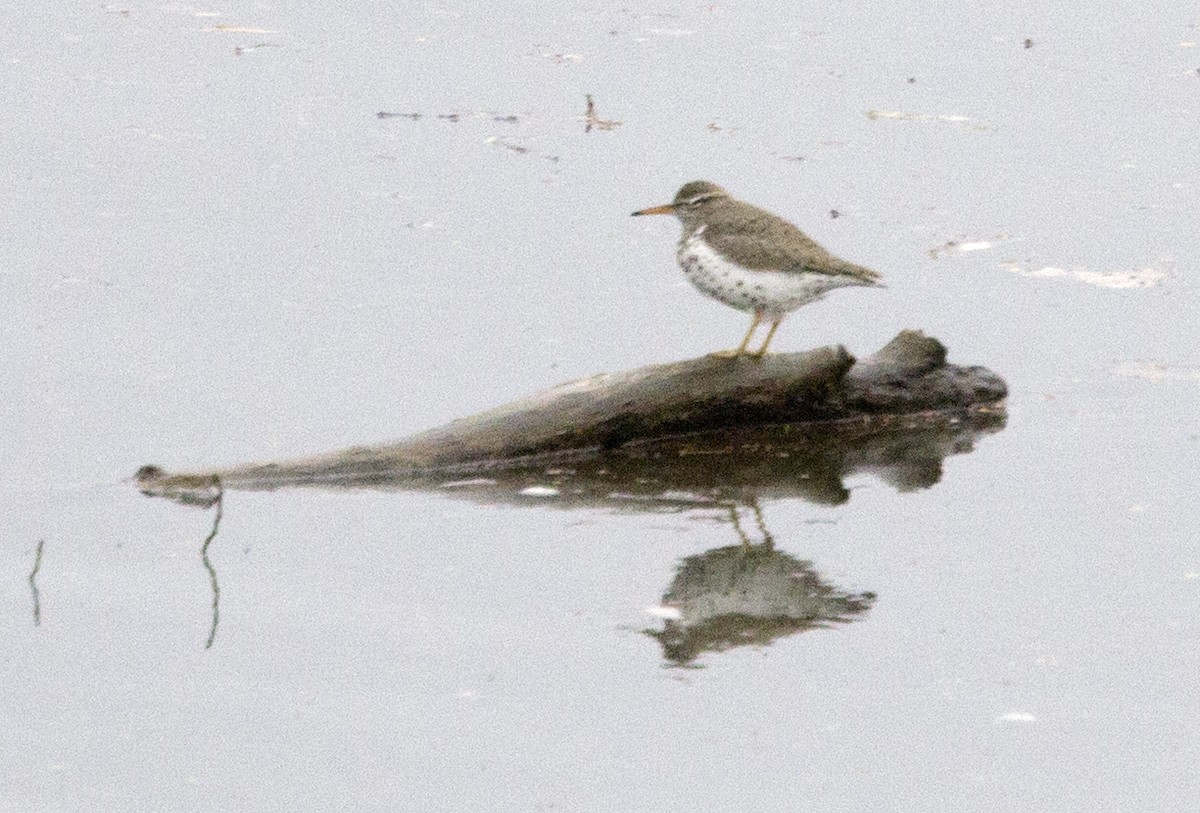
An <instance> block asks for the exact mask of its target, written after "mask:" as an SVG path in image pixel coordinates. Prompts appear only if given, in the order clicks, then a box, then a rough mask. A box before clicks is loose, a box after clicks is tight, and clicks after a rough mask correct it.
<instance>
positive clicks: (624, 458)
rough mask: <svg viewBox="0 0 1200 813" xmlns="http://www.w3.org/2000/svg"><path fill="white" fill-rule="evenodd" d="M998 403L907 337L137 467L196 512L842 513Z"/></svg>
mask: <svg viewBox="0 0 1200 813" xmlns="http://www.w3.org/2000/svg"><path fill="white" fill-rule="evenodd" d="M1006 394H1007V389H1006V386H1005V384H1004V381H1003V380H1002V379H1001V378H1000V377H999V376H997V375H996V374H994V373H992V372H991V371H989V370H987V369H984V368H982V367H961V366H956V365H952V364H947V363H946V349H945V347H944V346H943V345H942V344H941V343H940V342H938V341H937V340H936V339H933V338H930V337H926V336H924V335H923V334H921V333H919V332H916V331H903V332H901V333H900V334H899V335H898V336H896V338H895V339H893V340H892V341H891V342H889V343H888V344H887V345H886V346H885V347H884V348H882V349H881V350H880V351H879V352H877V353H876V354H875V355H873V356H870V357H868V358H865V359H862V360H857V361H856V360H855V358H854V357H853V356H851V355H850V354H849V353H847V352H846V350H845V348H844V347H841V346H840V345H839V346H834V347H823V348H818V349H815V350H811V351H808V352H804V353H790V354H779V355H769V356H767V357H765V358H763V359H761V360H754V359H750V358H744V357H743V358H740V359H721V358H713V357H704V358H699V359H692V360H689V361H681V362H676V363H672V364H663V365H655V366H650V367H643V368H639V369H636V370H630V371H626V372H621V373H611V374H603V375H597V376H593V377H591V378H587V379H583V380H580V381H575V382H572V383H569V384H563V385H561V386H558V387H555V388H553V389H550V390H547V391H546V392H543V393H540V394H537V395H534V396H531V397H529V398H525V399H522V400H519V401H515V402H513V403H510V404H507V405H505V406H501V407H498V408H496V409H493V410H490V411H487V412H483V413H480V414H477V415H473V416H470V417H466V418H462V419H460V420H456V421H453V422H451V423H449V424H446V425H445V426H442V427H439V428H436V429H432V430H429V431H427V432H423V433H421V434H418V435H415V436H413V437H411V438H409V439H407V440H403V441H400V442H397V443H391V444H386V445H381V446H371V447H355V448H351V449H346V450H344V451H340V452H335V453H331V454H325V455H320V456H317V457H310V458H306V459H301V460H293V461H285V462H280V463H266V464H251V465H244V466H237V467H233V468H229V469H223V470H214V471H206V472H195V473H184V474H170V473H167V472H166V471H164V470H163V469H161V468H159V467H157V466H144V467H143V468H142V469H141V470H140V471H139V472H138V474H137V481H138V484H139V487H140V488H141V489H142V490H143V492H145V493H147V494H150V495H155V496H165V497H168V498H172V499H176V500H179V501H181V502H190V503H196V504H211V502H213V501H215V499H216V494H217V493H218V492H219V491H220V490H221V489H231V488H232V489H239V488H240V489H275V488H281V487H288V486H319V487H325V488H360V487H374V488H389V487H390V488H449V489H464V488H465V489H467V490H468V491H470V492H472V493H475V494H477V495H478V496H482V497H483V498H484V499H501V498H506V497H505V496H504V495H507V497H512V498H514V499H515V498H521V497H528V496H531V495H532V496H538V495H544V494H550V493H553V494H555V495H562V496H564V497H565V496H570V497H571V498H572V499H571V500H568V502H579V501H584V502H595V501H601V502H608V501H612V500H614V499H625V498H629V499H635V500H636V499H644V498H655V499H667V497H664V496H663V495H671V494H674V495H676V496H678V494H679V492H680V491H683V492H686V494H688V495H692V496H693V497H694V496H695V495H700V497H701V498H702V499H708V498H710V497H712V496H713V495H714V494H717V495H723V497H722V498H729V499H734V500H737V499H739V494H741V495H743V496H745V497H746V498H752V497H754V496H758V495H759V494H762V493H763V492H764V491H768V492H774V493H777V494H778V493H789V494H791V493H795V494H798V495H799V496H802V497H805V498H806V499H810V500H815V501H819V502H840V501H842V500H844V499H846V492H845V489H844V487H843V486H842V485H841V478H842V477H843V476H844V475H846V474H847V473H849V472H851V471H855V470H875V471H879V472H880V473H882V474H883V476H884V477H885V479H888V480H891V481H892V482H893V483H895V484H896V485H897V487H900V488H917V487H924V486H927V485H929V484H931V483H932V482H936V480H937V479H938V477H939V476H940V464H941V460H942V458H944V457H945V456H946V455H947V454H951V453H955V452H963V451H968V450H970V448H972V446H973V443H974V440H975V438H976V437H977V436H978V435H980V434H982V433H985V432H992V431H997V430H998V429H999V428H1000V427H1002V426H1003V422H1004V412H1003V399H1004V397H1005V395H1006ZM531 489H541V490H540V491H536V492H534V493H532V494H531ZM514 495H515V496H514ZM685 499H686V497H685Z"/></svg>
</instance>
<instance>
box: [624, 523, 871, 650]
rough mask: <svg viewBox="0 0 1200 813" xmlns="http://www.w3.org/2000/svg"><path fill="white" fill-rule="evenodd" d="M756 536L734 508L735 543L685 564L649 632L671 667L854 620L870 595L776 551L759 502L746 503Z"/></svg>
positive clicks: (805, 562)
mask: <svg viewBox="0 0 1200 813" xmlns="http://www.w3.org/2000/svg"><path fill="white" fill-rule="evenodd" d="M746 507H747V508H748V509H749V511H750V513H751V515H752V516H753V518H754V522H755V524H756V526H757V528H758V532H759V538H758V540H757V541H752V540H751V538H750V536H749V535H748V534H747V533H746V530H745V528H744V527H743V525H742V521H741V516H740V511H739V506H737V505H729V506H728V512H729V513H728V521H729V523H730V525H732V527H733V529H734V531H735V533H736V534H737V536H738V539H739V543H738V544H736V545H729V546H727V547H723V548H716V549H713V550H710V551H706V552H705V553H703V554H700V555H699V556H689V557H687V558H685V559H684V560H683V563H682V564H681V566H680V567H679V570H678V572H677V573H676V575H675V579H674V580H673V581H672V582H671V586H670V588H669V589H668V590H667V592H666V593H665V594H664V595H663V599H662V604H661V606H660V608H659V612H658V613H657V614H659V615H661V616H662V617H663V619H664V625H663V629H661V630H646V631H645V632H646V634H647V635H649V636H650V637H651V638H654V639H656V640H657V641H658V642H659V644H660V645H661V646H662V650H663V657H665V658H666V660H667V662H668V663H669V664H670V665H672V666H694V665H695V661H696V659H697V658H698V657H699V656H700V655H701V654H702V653H704V652H722V651H725V650H727V649H732V648H734V647H739V646H765V645H767V644H770V643H771V642H772V641H774V640H775V639H777V638H782V637H784V636H786V635H792V634H794V633H797V632H803V631H804V630H808V629H813V628H822V627H830V626H833V625H835V624H842V623H846V622H848V621H853V620H854V619H855V618H857V617H859V616H860V615H862V614H863V613H865V612H866V611H867V610H869V609H870V608H871V605H872V603H874V601H875V594H874V593H869V592H863V593H851V592H847V591H845V590H842V589H840V588H838V587H836V586H834V585H831V584H829V583H827V582H825V581H823V580H822V579H821V577H820V576H819V575H818V574H817V572H816V571H815V570H814V569H813V567H812V563H811V562H807V561H803V560H800V559H797V558H795V557H794V556H791V555H790V554H787V553H784V552H782V551H779V550H776V549H775V541H774V538H773V536H772V535H771V533H770V531H768V530H767V526H766V522H765V520H764V519H763V513H762V509H761V508H760V506H759V504H758V501H757V500H750V501H749V503H748V505H747V506H746Z"/></svg>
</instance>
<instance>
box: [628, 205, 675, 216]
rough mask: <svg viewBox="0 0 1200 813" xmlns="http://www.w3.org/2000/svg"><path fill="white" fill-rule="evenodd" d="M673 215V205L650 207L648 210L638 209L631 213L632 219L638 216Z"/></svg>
mask: <svg viewBox="0 0 1200 813" xmlns="http://www.w3.org/2000/svg"><path fill="white" fill-rule="evenodd" d="M673 214H675V204H673V203H664V204H663V205H662V206H651V207H650V208H649V209H639V210H638V211H636V212H634V213H633V216H634V217H637V216H638V215H673Z"/></svg>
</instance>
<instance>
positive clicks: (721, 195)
mask: <svg viewBox="0 0 1200 813" xmlns="http://www.w3.org/2000/svg"><path fill="white" fill-rule="evenodd" d="M728 197H729V195H728V194H727V193H726V192H725V190H724V189H722V188H721V187H719V186H717V185H716V184H715V183H709V182H708V181H689V182H688V183H685V184H684V185H683V186H682V187H680V188H679V191H678V192H676V193H675V200H673V201H671V202H670V203H667V204H664V205H662V206H651V207H650V208H649V209H639V210H638V211H636V212H634V213H633V214H634V216H635V217H637V216H640V215H675V216H676V217H678V218H679V219H680V220H681V221H683V227H684V228H685V229H688V230H689V231H690V230H691V229H693V228H695V227H696V225H698V224H699V223H700V221H701V220H702V219H703V217H704V212H705V210H706V209H707V208H708V207H710V206H711V205H712V204H713V203H716V202H717V201H720V200H725V199H727V198H728Z"/></svg>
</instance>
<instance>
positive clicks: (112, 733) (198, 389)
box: [0, 3, 1200, 811]
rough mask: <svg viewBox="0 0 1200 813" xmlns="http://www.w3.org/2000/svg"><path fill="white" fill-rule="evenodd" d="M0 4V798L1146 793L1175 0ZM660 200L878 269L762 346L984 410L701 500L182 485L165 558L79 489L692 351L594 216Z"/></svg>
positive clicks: (1181, 12)
mask: <svg viewBox="0 0 1200 813" xmlns="http://www.w3.org/2000/svg"><path fill="white" fill-rule="evenodd" d="M6 20H7V24H6V25H5V26H4V31H3V32H2V33H0V58H2V60H3V69H4V75H5V81H4V82H3V83H0V101H2V103H3V106H4V108H5V109H6V110H7V111H8V117H7V118H8V122H9V125H8V127H7V128H6V133H5V148H4V149H3V150H0V156H2V157H0V162H2V163H3V168H4V173H5V178H6V179H7V183H6V188H7V189H8V205H7V206H4V207H0V230H2V232H3V234H4V235H5V236H4V239H3V241H0V308H2V312H0V315H2V316H3V318H2V319H0V340H2V342H3V347H4V348H5V349H4V350H3V351H0V359H2V360H3V363H2V364H0V389H2V391H3V392H4V393H5V397H4V398H0V421H2V423H3V425H4V426H5V427H6V430H5V431H4V432H3V433H0V503H2V504H3V505H4V506H5V510H4V512H3V517H2V519H0V539H2V540H3V544H2V545H0V584H2V585H3V588H2V589H0V653H2V654H0V680H2V682H3V685H4V687H5V699H4V701H3V702H0V792H2V794H3V796H4V798H5V799H6V802H5V804H6V805H7V806H9V807H11V809H14V810H30V811H38V810H45V811H74V810H80V811H84V810H86V811H94V810H121V811H125V810H180V811H184V810H233V809H238V810H329V809H355V810H420V811H440V810H444V811H460V810H469V809H484V810H512V811H527V810H597V811H599V810H629V811H666V810H678V809H685V808H692V809H699V810H756V811H768V810H770V811H773V810H781V811H782V810H794V809H797V808H800V807H812V808H814V809H827V810H905V811H926V810H986V811H996V810H1013V811H1024V810H1063V811H1068V810H1071V811H1073V810H1101V809H1103V810H1168V809H1187V808H1189V807H1190V806H1191V805H1193V804H1194V801H1195V799H1196V797H1197V794H1198V793H1200V768H1198V767H1197V766H1198V765H1200V711H1198V710H1200V689H1197V686H1198V685H1200V683H1198V682H1197V681H1196V679H1195V676H1196V675H1197V674H1198V673H1200V620H1198V619H1200V612H1198V611H1200V553H1198V551H1197V540H1196V529H1197V528H1198V527H1200V509H1198V508H1197V504H1196V500H1195V497H1194V490H1195V487H1194V483H1195V482H1196V480H1197V477H1198V475H1200V419H1198V418H1197V402H1198V399H1200V355H1198V353H1197V349H1196V348H1197V347H1200V328H1198V327H1197V325H1198V324H1200V320H1198V319H1197V309H1196V303H1197V286H1196V283H1195V276H1196V269H1197V268H1198V267H1200V237H1198V236H1197V235H1198V233H1197V231H1196V229H1195V223H1196V222H1198V220H1200V206H1198V205H1197V199H1198V198H1197V188H1196V179H1197V177H1198V170H1200V166H1198V164H1200V157H1198V156H1200V153H1198V152H1197V151H1196V150H1195V147H1194V143H1193V142H1194V135H1193V134H1194V133H1195V132H1197V130H1198V129H1200V75H1197V69H1198V68H1200V17H1197V15H1196V12H1195V8H1194V7H1192V6H1189V5H1187V4H1184V3H1159V4H1151V5H1149V6H1144V7H1139V8H1138V9H1136V10H1131V9H1129V8H1127V7H1126V6H1125V5H1124V4H1116V3H1110V4H1101V5H1100V6H1097V5H1095V4H1089V5H1086V6H1079V7H1078V8H1076V9H1073V10H1072V11H1071V12H1070V13H1067V11H1065V10H1058V11H1054V12H1047V11H1045V10H1044V8H1043V7H1042V6H1034V5H1022V4H1019V3H1018V4H1016V5H1014V4H1012V3H1008V4H985V5H983V6H974V7H972V8H971V9H969V10H967V9H962V10H960V11H958V12H953V11H951V12H947V11H946V10H945V9H942V8H932V7H930V8H925V7H921V8H918V7H915V6H910V5H903V4H898V5H894V6H891V7H881V6H878V5H871V6H869V7H867V6H864V7H863V8H861V9H855V8H847V7H845V6H844V5H841V4H836V5H833V6H827V7H820V8H818V7H813V8H803V9H797V8H796V7H795V6H794V5H789V4H775V5H772V4H767V3H763V4H756V3H751V4H739V5H737V6H733V5H720V4H716V5H694V4H671V3H667V4H659V5H655V6H630V7H627V8H623V9H620V10H607V9H604V8H600V7H594V6H588V5H575V6H568V7H562V6H558V5H552V4H551V5H545V4H536V3H522V4H517V5H512V6H507V7H505V8H503V9H492V8H482V7H480V6H478V5H477V4H466V3H442V4H422V5H411V6H399V7H395V8H383V7H373V8H372V9H370V10H366V11H359V10H354V9H347V10H342V11H341V12H339V13H338V14H334V15H329V14H328V13H325V12H322V13H315V14H311V15H306V14H305V13H304V12H295V13H292V12H289V11H287V10H282V9H275V8H271V7H267V6H256V5H252V4H236V3H235V4H233V5H231V6H222V7H220V8H218V7H211V8H210V7H205V6H188V5H183V6H178V5H176V6H146V7H139V6H122V5H102V6H95V7H91V8H79V9H71V10H70V11H67V10H65V9H63V10H58V9H55V8H44V7H40V6H30V7H25V6H22V7H20V8H14V9H10V11H9V14H8V15H7V17H6ZM586 94H591V95H592V97H593V99H594V100H595V104H596V108H595V112H596V116H597V117H598V119H599V121H597V120H592V122H591V124H592V126H591V127H590V129H589V128H588V126H587V125H588V123H589V122H588V121H587V120H586V119H585V117H584V111H585V96H586ZM381 112H382V113H389V114H396V115H390V116H385V117H379V116H378V115H377V114H379V113H381ZM693 178H707V179H710V180H714V181H717V182H719V183H722V184H723V185H725V186H727V187H728V188H729V189H730V191H731V192H733V193H734V194H736V195H739V196H741V197H744V198H747V199H750V200H752V201H754V202H756V203H759V204H760V205H763V206H766V207H768V208H771V209H773V210H775V211H779V212H781V213H784V214H786V215H787V216H789V217H790V218H792V219H793V220H795V221H796V222H797V223H798V224H799V225H801V226H802V227H803V228H805V229H806V230H808V231H809V232H810V233H811V234H812V235H813V236H814V237H815V238H816V239H818V240H820V241H821V242H822V243H824V244H825V245H827V246H828V247H829V248H831V249H832V250H834V251H835V252H837V253H839V254H842V255H845V256H846V257H848V258H849V259H853V260H855V261H857V262H861V263H863V264H865V265H868V266H871V267H873V268H876V269H878V270H880V271H881V272H883V273H884V274H885V275H886V276H887V278H888V282H889V286H890V287H889V288H888V290H887V291H885V292H869V291H844V292H838V293H835V294H833V295H832V296H831V297H830V298H829V299H828V300H826V301H825V302H823V303H820V304H817V305H814V306H811V307H808V308H806V309H804V310H802V311H800V312H799V313H797V314H796V315H795V316H794V317H793V318H792V319H791V320H789V321H788V322H787V323H786V324H785V326H784V328H783V329H782V330H781V332H780V334H779V336H778V337H777V339H776V349H778V350H781V351H782V350H799V349H803V348H805V347H811V346H816V345H821V344H829V343H836V342H842V343H844V344H846V345H847V347H848V348H849V349H850V350H851V351H852V352H856V353H860V354H866V353H870V352H872V351H873V350H875V349H877V348H878V347H880V346H881V345H882V344H884V343H885V342H886V341H887V340H888V339H889V338H891V336H893V335H894V334H895V333H896V332H897V331H898V330H900V329H902V328H905V327H913V328H920V329H923V330H925V331H926V332H928V333H929V334H931V335H935V336H937V337H938V338H940V339H941V340H942V341H944V342H945V343H946V344H947V345H948V346H949V347H950V350H951V357H952V360H955V361H958V362H961V363H968V364H985V365H987V366H989V367H991V368H992V369H994V370H996V371H998V372H999V373H1001V374H1002V375H1004V376H1005V378H1006V379H1007V380H1008V382H1009V386H1010V391H1011V394H1010V398H1009V413H1008V420H1007V425H1006V426H1004V427H1003V429H1002V430H1000V431H993V432H991V433H988V434H986V435H984V436H981V437H979V438H977V439H975V441H974V442H973V443H971V444H965V445H964V446H963V447H962V448H960V449H958V450H957V453H955V454H952V455H950V456H948V457H946V458H945V459H944V460H939V459H937V458H936V457H935V458H934V459H932V460H926V461H925V463H926V465H925V467H924V468H923V469H922V470H921V475H920V476H913V477H906V476H902V474H901V473H898V472H897V470H896V469H895V467H894V466H888V465H876V466H868V465H863V466H858V467H855V468H852V469H851V470H850V471H849V472H848V473H847V474H846V476H845V478H844V482H839V481H837V480H836V478H835V481H834V482H832V483H823V484H822V486H823V489H824V490H823V489H815V490H811V491H810V492H808V493H807V498H806V492H805V490H804V489H801V488H793V489H771V488H767V487H765V486H762V487H761V488H748V489H746V490H744V491H743V492H741V493H740V494H739V497H738V499H737V500H734V501H733V504H734V507H733V508H730V507H729V506H727V505H716V504H695V503H689V502H687V500H686V496H687V495H676V496H677V497H678V499H676V500H674V501H673V502H669V503H665V504H664V503H654V504H643V503H629V504H622V503H620V501H609V502H605V501H599V502H589V503H585V504H573V503H570V502H569V501H567V500H565V499H564V498H563V496H562V495H561V494H560V495H558V496H555V495H554V494H552V493H550V492H547V491H545V490H543V489H539V488H537V487H536V486H538V485H539V484H538V483H536V482H535V483H527V484H525V485H533V486H535V488H534V490H532V491H528V492H527V493H526V494H519V493H516V492H517V491H519V489H514V490H510V491H509V492H506V493H500V490H498V491H495V492H489V493H483V494H480V493H478V492H477V491H470V490H469V489H468V491H463V490H461V489H453V488H451V489H443V490H441V491H439V492H436V493H435V492H428V491H426V492H386V491H339V492H322V491H311V490H306V491H281V492H274V493H252V492H230V493H228V494H226V495H225V497H224V500H223V503H222V508H223V512H222V516H221V522H220V526H219V529H218V533H217V535H216V536H215V537H214V538H213V539H212V541H211V543H210V544H209V545H208V547H207V549H206V551H205V553H206V554H207V555H206V556H205V557H202V555H201V554H202V551H201V548H202V545H203V544H204V542H205V539H206V538H207V537H208V536H209V535H210V533H211V532H212V530H213V521H214V519H215V516H216V515H215V510H214V509H209V510H205V509H202V508H198V507H186V506H180V505H176V504H174V503H170V502H165V501H161V500H149V499H147V498H145V497H142V496H141V495H140V494H138V493H137V491H136V489H135V488H134V487H133V485H132V484H131V483H130V482H128V478H129V477H130V475H132V473H133V472H134V471H135V470H136V469H137V468H138V467H139V466H141V465H143V464H145V463H150V462H153V463H159V464H162V465H164V466H166V467H168V468H170V469H172V470H186V469H189V468H198V467H209V466H215V465H223V464H229V463H236V462H242V461H251V460H270V459H276V458H285V457H289V456H296V455H304V454H310V453H315V452H321V451H327V450H332V449H337V448H341V447H344V446H349V445H353V444H363V443H372V442H379V441H386V440H390V439H394V438H397V437H401V436H404V435H407V434H409V433H411V432H415V431H418V430H421V429H424V428H427V427H430V426H434V425H437V424H439V423H442V422H445V421H447V420H449V419H452V418H454V417H457V416H459V415H463V414H467V413H470V412H472V411H475V410H478V409H482V408H486V407H489V406H492V405H495V404H497V403H500V402H503V401H506V400H509V399H512V398H516V397H519V396H521V395H525V394H528V393H530V392H534V391H536V390H539V389H542V388H544V387H547V386H550V385H553V384H555V383H558V382H561V381H564V380H569V379H572V378H577V377H580V376H584V375H589V374H592V373H595V372H600V371H604V370H620V369H626V368H630V367H635V366H638V365H642V364H647V363H652V362H660V361H669V360H674V359H679V358H687V357H691V356H695V355H698V354H701V353H705V352H709V351H711V350H714V349H718V348H722V347H727V346H730V345H731V344H732V343H734V342H736V341H737V340H738V338H740V335H741V331H742V330H743V329H744V319H743V317H742V316H741V315H740V314H737V313H735V312H733V311H731V310H729V309H726V308H723V307H722V306H720V305H718V304H715V303H712V302H710V301H707V300H705V299H703V298H702V297H700V296H698V295H696V294H695V292H694V291H692V290H691V289H690V287H689V286H688V284H687V283H686V281H685V280H684V279H683V277H682V275H681V274H679V273H678V271H677V270H676V268H675V266H674V244H675V240H676V237H677V233H676V230H677V226H676V225H675V224H674V223H673V222H669V221H668V220H667V219H666V218H662V219H650V222H645V221H643V220H632V219H630V218H629V216H628V215H629V212H631V211H633V210H634V209H637V208H642V207H645V206H650V205H654V204H658V203H663V202H666V201H667V200H669V199H670V197H671V196H672V195H673V194H674V191H675V190H676V189H677V188H678V186H679V185H680V184H681V183H683V182H684V181H687V180H691V179H693ZM833 212H836V213H837V216H836V217H834V216H832V213H833ZM908 474H910V475H911V474H912V472H908ZM547 477H548V478H550V477H552V475H547ZM541 485H542V486H546V484H541ZM761 485H762V484H760V486H761ZM843 487H844V489H845V490H844V491H842V490H841V489H842V488H843ZM829 489H833V490H832V491H831V490H829ZM831 495H832V496H831ZM39 540H41V541H43V544H42V547H41V556H40V560H39V558H38V554H37V550H38V543H39ZM206 563H207V565H208V568H211V574H215V577H216V579H215V583H216V584H217V586H218V587H219V603H218V605H217V607H218V609H219V615H218V616H216V617H214V606H213V605H214V593H213V584H214V580H213V578H212V576H210V570H209V569H208V568H206ZM35 565H36V572H34V570H35ZM31 573H32V574H33V578H32V579H31V578H30V576H31ZM714 584H715V585H721V584H723V585H726V587H728V588H730V589H728V590H726V591H725V592H724V593H722V592H721V591H720V590H716V589H715V588H713V585H714ZM730 595H735V596H739V597H740V598H738V599H737V600H734V599H731V598H729V596H730ZM781 596H782V598H781ZM772 602H775V603H774V604H772ZM666 605H670V607H668V608H667V609H664V606H666ZM764 606H767V607H774V608H775V609H774V611H773V612H774V615H770V613H767V611H766V610H764V609H763V607H764ZM756 612H759V613H766V615H763V616H761V617H757V616H755V613H756ZM767 615H770V617H771V619H773V620H769V621H764V620H763V618H766V617H767ZM214 620H215V621H216V622H217V623H216V627H215V629H214ZM210 641H211V645H209V644H210Z"/></svg>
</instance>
